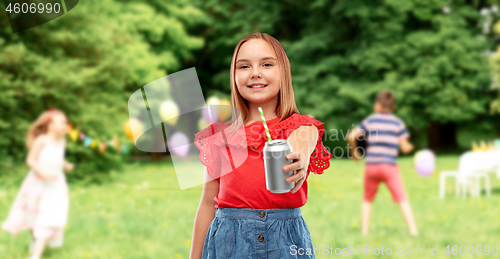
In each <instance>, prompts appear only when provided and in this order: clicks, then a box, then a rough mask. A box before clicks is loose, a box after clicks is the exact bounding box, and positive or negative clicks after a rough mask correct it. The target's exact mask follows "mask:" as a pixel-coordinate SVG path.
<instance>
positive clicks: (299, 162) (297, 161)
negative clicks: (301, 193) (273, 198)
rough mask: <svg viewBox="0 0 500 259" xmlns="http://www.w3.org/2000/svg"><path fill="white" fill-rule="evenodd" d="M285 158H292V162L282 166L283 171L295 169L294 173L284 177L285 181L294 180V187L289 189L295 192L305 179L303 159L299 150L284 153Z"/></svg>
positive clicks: (305, 172)
mask: <svg viewBox="0 0 500 259" xmlns="http://www.w3.org/2000/svg"><path fill="white" fill-rule="evenodd" d="M286 159H287V160H292V159H293V160H294V162H293V163H291V164H289V165H285V166H283V172H290V171H295V174H294V175H292V176H290V177H288V178H286V182H287V183H291V182H295V187H294V188H293V189H292V190H291V191H290V192H291V193H295V192H297V191H298V190H299V189H300V187H301V186H302V184H303V183H304V181H305V180H306V175H307V171H306V170H307V168H305V165H306V163H305V161H304V159H302V158H301V155H300V152H298V151H297V152H291V153H288V154H287V155H286Z"/></svg>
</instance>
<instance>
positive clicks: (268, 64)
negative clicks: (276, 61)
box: [264, 63, 273, 67]
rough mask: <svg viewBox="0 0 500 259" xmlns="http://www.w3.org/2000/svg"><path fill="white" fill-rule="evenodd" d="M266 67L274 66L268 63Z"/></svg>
mask: <svg viewBox="0 0 500 259" xmlns="http://www.w3.org/2000/svg"><path fill="white" fill-rule="evenodd" d="M264 66H265V67H271V66H273V64H271V63H266V64H264Z"/></svg>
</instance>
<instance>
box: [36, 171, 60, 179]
mask: <svg viewBox="0 0 500 259" xmlns="http://www.w3.org/2000/svg"><path fill="white" fill-rule="evenodd" d="M37 176H38V177H40V178H42V179H43V180H45V181H53V180H55V179H57V174H54V173H51V172H50V171H45V170H41V171H40V172H39V174H37Z"/></svg>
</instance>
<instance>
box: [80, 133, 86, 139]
mask: <svg viewBox="0 0 500 259" xmlns="http://www.w3.org/2000/svg"><path fill="white" fill-rule="evenodd" d="M80 139H81V140H84V139H85V134H83V133H82V132H80Z"/></svg>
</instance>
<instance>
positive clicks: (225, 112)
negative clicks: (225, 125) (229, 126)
mask: <svg viewBox="0 0 500 259" xmlns="http://www.w3.org/2000/svg"><path fill="white" fill-rule="evenodd" d="M217 108H218V109H217V110H218V112H219V120H221V121H223V120H226V119H228V118H229V116H231V113H232V111H233V110H232V106H231V102H230V101H228V100H226V99H224V100H221V101H220V102H219V106H217Z"/></svg>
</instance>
